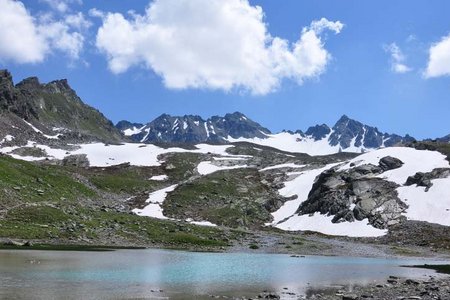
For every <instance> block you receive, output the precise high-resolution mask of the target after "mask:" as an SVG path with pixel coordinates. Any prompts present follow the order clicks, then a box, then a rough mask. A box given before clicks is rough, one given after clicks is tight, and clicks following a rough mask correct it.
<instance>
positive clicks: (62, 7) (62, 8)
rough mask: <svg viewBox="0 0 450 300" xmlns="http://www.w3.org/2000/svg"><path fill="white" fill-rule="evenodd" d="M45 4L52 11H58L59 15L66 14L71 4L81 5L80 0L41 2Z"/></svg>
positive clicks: (44, 0) (45, 0)
mask: <svg viewBox="0 0 450 300" xmlns="http://www.w3.org/2000/svg"><path fill="white" fill-rule="evenodd" d="M41 1H42V2H45V3H47V4H48V5H49V6H50V7H51V8H52V9H54V10H56V11H59V12H60V13H66V12H68V11H69V10H70V5H72V4H79V5H81V4H83V1H82V0H41Z"/></svg>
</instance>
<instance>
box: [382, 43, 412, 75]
mask: <svg viewBox="0 0 450 300" xmlns="http://www.w3.org/2000/svg"><path fill="white" fill-rule="evenodd" d="M384 50H385V51H386V52H388V53H389V54H390V55H391V70H392V72H395V73H407V72H409V71H412V68H410V67H408V66H407V65H406V64H405V61H406V57H405V55H404V54H403V52H402V50H401V49H400V48H399V47H398V46H397V44H396V43H392V44H390V45H387V46H385V47H384Z"/></svg>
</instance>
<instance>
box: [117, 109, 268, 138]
mask: <svg viewBox="0 0 450 300" xmlns="http://www.w3.org/2000/svg"><path fill="white" fill-rule="evenodd" d="M118 125H119V126H116V127H117V128H119V130H121V131H122V133H124V134H125V135H128V136H131V137H132V139H133V140H135V141H139V142H147V143H152V142H163V143H201V142H214V143H224V142H226V141H227V139H228V138H229V137H232V138H240V137H245V138H254V137H266V134H269V133H270V131H269V130H268V129H267V128H264V127H262V126H261V125H260V124H258V123H256V122H254V121H252V120H251V119H249V118H248V117H247V116H245V115H244V114H242V113H240V112H235V113H230V114H226V115H225V116H223V117H221V116H213V117H211V118H209V119H206V120H205V119H203V118H202V117H201V116H198V115H184V116H171V115H168V114H162V115H160V116H159V117H157V118H156V119H154V120H153V121H151V122H150V123H148V124H146V125H145V126H142V127H140V128H138V126H136V124H133V123H130V122H122V123H120V124H118Z"/></svg>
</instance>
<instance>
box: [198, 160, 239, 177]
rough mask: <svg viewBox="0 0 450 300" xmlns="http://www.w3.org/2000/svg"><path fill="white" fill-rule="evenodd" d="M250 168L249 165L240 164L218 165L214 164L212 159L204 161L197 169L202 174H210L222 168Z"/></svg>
mask: <svg viewBox="0 0 450 300" xmlns="http://www.w3.org/2000/svg"><path fill="white" fill-rule="evenodd" d="M242 168H248V166H247V165H239V166H216V165H214V164H212V163H211V162H210V161H202V162H201V163H199V164H198V166H197V171H198V173H199V174H200V175H208V174H211V173H214V172H217V171H222V170H232V169H242Z"/></svg>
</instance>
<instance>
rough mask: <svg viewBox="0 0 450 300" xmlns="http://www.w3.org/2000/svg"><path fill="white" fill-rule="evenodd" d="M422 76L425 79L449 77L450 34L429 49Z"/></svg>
mask: <svg viewBox="0 0 450 300" xmlns="http://www.w3.org/2000/svg"><path fill="white" fill-rule="evenodd" d="M424 75H425V77H426V78H432V77H440V76H446V75H447V76H449V75H450V34H449V35H447V36H445V37H443V38H442V39H441V40H440V41H439V42H438V43H436V44H434V45H432V46H431V47H430V50H429V58H428V66H427V69H426V70H425V74H424Z"/></svg>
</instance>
